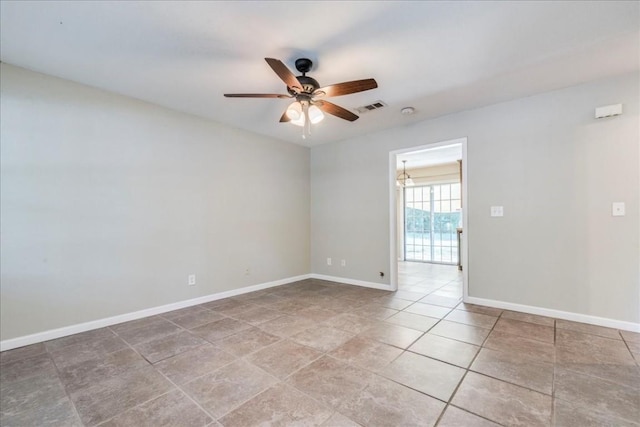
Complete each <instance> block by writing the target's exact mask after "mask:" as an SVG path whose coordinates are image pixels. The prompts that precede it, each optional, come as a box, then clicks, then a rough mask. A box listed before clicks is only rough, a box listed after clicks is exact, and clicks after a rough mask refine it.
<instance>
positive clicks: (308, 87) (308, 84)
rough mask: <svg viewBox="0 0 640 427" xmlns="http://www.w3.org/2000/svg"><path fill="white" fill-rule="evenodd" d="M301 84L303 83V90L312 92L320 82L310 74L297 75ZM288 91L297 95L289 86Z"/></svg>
mask: <svg viewBox="0 0 640 427" xmlns="http://www.w3.org/2000/svg"><path fill="white" fill-rule="evenodd" d="M296 78H297V79H298V81H299V82H300V84H301V85H302V92H304V93H308V94H312V93H313V92H315V91H316V89H318V88H319V87H320V84H319V83H318V82H317V80H316V79H314V78H312V77H309V76H297V77H296ZM287 91H288V92H289V93H290V94H291V95H294V96H295V94H296V93H295V92H294V91H292V90H291V88H289V87H287Z"/></svg>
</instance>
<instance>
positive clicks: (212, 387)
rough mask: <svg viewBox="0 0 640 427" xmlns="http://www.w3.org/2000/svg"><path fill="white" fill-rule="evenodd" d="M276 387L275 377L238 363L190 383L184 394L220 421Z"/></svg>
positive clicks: (248, 364)
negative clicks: (263, 392)
mask: <svg viewBox="0 0 640 427" xmlns="http://www.w3.org/2000/svg"><path fill="white" fill-rule="evenodd" d="M276 383H277V380H276V379H275V378H274V377H272V376H271V375H269V374H267V373H266V372H264V371H262V370H260V369H258V368H257V367H255V366H253V365H251V364H250V363H248V362H245V361H244V360H238V361H236V362H234V363H231V364H229V365H226V366H224V367H222V368H220V369H218V370H217V371H213V372H211V373H209V374H206V375H204V376H202V377H200V378H197V379H195V380H193V381H191V382H188V383H186V384H185V385H183V386H182V390H184V391H185V392H186V393H187V394H188V395H189V396H191V397H192V398H194V399H195V400H196V401H197V402H198V403H199V404H200V405H201V406H202V407H203V408H204V409H206V410H207V412H209V413H210V414H212V415H213V416H215V417H217V418H219V417H222V416H224V415H225V414H227V413H228V412H230V411H232V410H233V409H235V408H237V407H238V406H240V405H241V404H242V403H244V402H246V401H247V400H249V399H251V398H252V397H254V396H256V395H257V394H258V393H261V392H262V391H264V390H266V389H267V388H269V387H271V386H272V385H274V384H276Z"/></svg>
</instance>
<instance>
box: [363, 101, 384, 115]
mask: <svg viewBox="0 0 640 427" xmlns="http://www.w3.org/2000/svg"><path fill="white" fill-rule="evenodd" d="M386 106H387V104H385V103H384V102H382V101H376V102H374V103H373V104H369V105H363V106H362V107H358V108H356V111H357V112H358V113H360V114H362V113H367V112H369V111H373V110H379V109H381V108H384V107H386Z"/></svg>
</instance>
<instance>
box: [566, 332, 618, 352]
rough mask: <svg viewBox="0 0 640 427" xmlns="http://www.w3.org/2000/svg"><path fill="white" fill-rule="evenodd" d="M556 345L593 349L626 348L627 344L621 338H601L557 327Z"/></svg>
mask: <svg viewBox="0 0 640 427" xmlns="http://www.w3.org/2000/svg"><path fill="white" fill-rule="evenodd" d="M556 345H560V346H564V347H575V348H581V349H584V350H586V351H590V350H594V351H600V350H605V351H606V350H607V349H611V350H618V351H624V350H627V351H628V348H627V345H626V344H625V342H624V341H622V340H617V339H610V338H603V337H601V336H598V335H592V334H585V333H582V332H576V331H573V330H568V329H558V330H557V331H556Z"/></svg>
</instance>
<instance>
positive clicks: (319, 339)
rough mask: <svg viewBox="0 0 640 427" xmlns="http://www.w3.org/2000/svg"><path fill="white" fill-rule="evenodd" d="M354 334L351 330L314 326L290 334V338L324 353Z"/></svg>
mask: <svg viewBox="0 0 640 427" xmlns="http://www.w3.org/2000/svg"><path fill="white" fill-rule="evenodd" d="M354 335H355V334H354V333H352V332H346V331H343V330H341V329H336V328H330V327H327V326H314V327H312V328H309V329H307V330H306V331H302V332H300V333H299V334H296V335H294V336H292V337H291V338H290V339H291V340H292V341H294V342H297V343H298V344H302V345H306V346H307V347H311V348H313V349H315V350H318V351H320V352H323V353H326V352H328V351H331V350H333V349H335V348H336V347H339V346H340V345H342V344H344V343H345V342H347V341H348V340H350V339H351V338H352V337H353V336H354Z"/></svg>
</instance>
